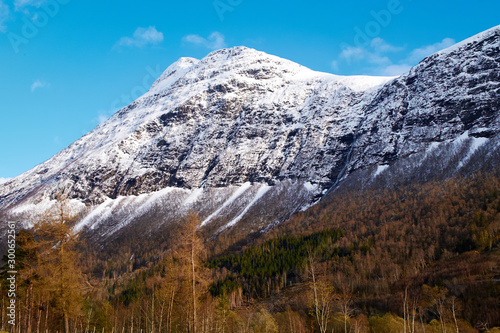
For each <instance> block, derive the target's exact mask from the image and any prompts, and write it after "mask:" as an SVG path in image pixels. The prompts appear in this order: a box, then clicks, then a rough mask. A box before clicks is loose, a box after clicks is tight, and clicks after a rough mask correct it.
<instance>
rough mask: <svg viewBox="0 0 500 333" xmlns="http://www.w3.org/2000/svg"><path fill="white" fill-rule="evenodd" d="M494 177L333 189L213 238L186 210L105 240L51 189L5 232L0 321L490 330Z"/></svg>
mask: <svg viewBox="0 0 500 333" xmlns="http://www.w3.org/2000/svg"><path fill="white" fill-rule="evenodd" d="M499 188H500V177H499V176H498V174H496V173H492V172H490V173H485V172H483V173H475V174H472V175H469V176H455V177H453V178H449V179H447V180H439V181H438V180H432V181H427V182H425V183H421V182H419V183H408V184H405V185H404V186H401V187H398V188H383V187H382V188H367V189H364V190H357V191H342V192H338V193H334V194H333V195H331V196H329V197H327V198H325V199H324V200H322V201H321V202H320V203H318V204H317V205H314V206H312V207H311V208H309V209H307V210H305V211H303V212H298V213H296V214H294V215H293V216H292V217H291V218H290V219H289V220H288V221H286V222H284V223H282V224H280V225H278V226H276V227H275V228H274V229H272V230H270V231H269V232H267V233H259V234H258V235H253V236H252V237H244V236H243V235H238V234H237V229H236V228H235V230H233V232H232V233H228V234H227V235H224V234H221V235H219V236H218V237H217V238H216V239H215V240H214V239H213V237H212V235H210V234H208V233H207V232H206V231H205V230H204V229H203V228H199V225H200V219H199V217H198V215H197V214H196V213H194V212H192V213H190V214H189V215H188V216H187V217H186V218H185V220H183V221H179V223H178V225H176V226H175V227H172V228H170V229H168V234H165V235H164V239H166V240H169V241H164V242H158V241H157V240H151V242H152V243H151V244H149V246H146V247H143V246H137V244H133V241H132V242H127V243H126V244H123V245H122V246H121V247H119V248H114V249H113V250H112V251H108V252H106V251H104V250H103V249H101V248H100V247H99V246H98V245H96V244H93V243H92V242H91V240H89V239H87V238H86V236H85V235H84V234H79V233H76V232H74V230H73V229H72V228H71V226H72V225H73V223H74V222H75V220H76V218H77V217H75V216H70V214H69V212H70V211H71V209H69V207H67V205H68V203H67V201H65V200H63V199H61V200H60V201H59V202H58V204H57V206H56V208H55V209H52V210H50V211H48V212H47V213H46V214H45V215H44V216H41V217H40V218H39V220H38V221H35V222H36V223H35V224H34V227H33V228H32V229H30V230H21V231H19V232H18V234H17V243H16V244H17V245H16V246H17V247H16V265H17V266H16V269H17V272H18V273H17V291H16V302H17V307H16V316H15V318H16V319H15V325H14V326H13V325H11V324H9V317H8V316H7V315H8V309H7V307H8V300H9V297H8V292H9V284H8V280H7V276H8V271H9V269H8V267H7V266H4V267H3V268H2V273H1V275H2V276H1V281H2V305H1V307H2V314H1V318H0V319H1V323H0V328H1V329H0V330H3V331H5V332H12V333H14V332H27V333H32V332H37V333H38V332H47V333H48V332H50V333H52V332H64V333H69V332H86V333H87V332H113V333H114V332H117V333H119V332H130V333H134V332H144V333H146V332H158V333H160V332H168V333H171V332H189V333H196V332H200V333H201V332H206V333H208V332H214V333H215V332H221V333H226V332H228V333H229V332H248V333H250V332H256V333H257V332H276V333H277V332H293V333H295V332H297V333H299V332H301V333H306V332H311V333H312V332H320V333H324V332H343V333H347V332H353V333H358V332H359V333H362V332H371V333H377V332H404V333H406V332H408V333H417V332H419V333H420V332H421V333H425V332H429V333H431V332H440V333H445V332H450V333H451V332H457V333H458V332H500V328H499V327H500V249H499V244H500V192H499ZM165 232H166V231H165ZM172 240H175V242H174V241H172ZM143 241H144V240H143ZM140 249H143V250H140ZM7 259H8V258H7V257H5V258H4V259H3V262H4V263H5V262H7Z"/></svg>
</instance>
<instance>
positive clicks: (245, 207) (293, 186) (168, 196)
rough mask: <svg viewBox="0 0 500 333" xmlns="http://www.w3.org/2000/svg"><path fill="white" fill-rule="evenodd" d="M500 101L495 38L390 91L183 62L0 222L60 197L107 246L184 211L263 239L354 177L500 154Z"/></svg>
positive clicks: (19, 196)
mask: <svg viewBox="0 0 500 333" xmlns="http://www.w3.org/2000/svg"><path fill="white" fill-rule="evenodd" d="M499 102H500V26H499V27H495V28H492V29H490V30H487V31H485V32H483V33H481V34H479V35H476V36H474V37H472V38H470V39H468V40H466V41H463V42H461V43H459V44H457V45H455V46H453V47H451V48H449V49H447V50H444V51H441V52H438V53H436V54H434V55H431V56H430V57H428V58H426V59H424V60H423V61H422V62H421V63H420V64H418V65H417V66H416V67H414V68H412V69H411V70H410V72H409V73H407V74H405V75H402V76H400V77H394V78H390V77H368V76H351V77H346V76H337V75H332V74H326V73H320V72H315V71H312V70H310V69H308V68H305V67H303V66H301V65H299V64H296V63H293V62H291V61H288V60H285V59H281V58H278V57H275V56H271V55H268V54H266V53H263V52H259V51H256V50H253V49H249V48H246V47H234V48H230V49H223V50H219V51H215V52H212V53H210V54H209V55H207V56H206V57H205V58H203V59H202V60H197V59H193V58H181V59H179V60H178V61H177V62H175V63H174V64H172V65H171V66H170V67H168V68H167V70H166V71H165V72H164V73H163V74H162V75H161V76H160V78H158V80H156V82H154V84H153V85H152V87H151V89H150V90H149V92H148V93H146V94H145V95H143V96H142V97H140V98H139V99H137V100H136V101H135V102H133V103H132V104H131V105H129V106H127V107H125V108H123V109H121V110H119V111H118V112H117V113H116V114H115V115H113V116H112V117H111V118H110V119H109V120H108V121H107V122H105V123H104V124H102V125H100V126H98V127H97V128H95V129H94V130H93V131H91V132H90V133H88V134H87V135H85V136H84V137H82V138H81V139H80V140H78V141H76V142H75V143H73V144H72V145H71V146H69V147H68V148H66V149H64V150H63V151H61V152H60V153H58V154H57V155H55V156H54V157H52V158H51V159H50V160H48V161H47V162H45V163H42V164H40V165H39V166H37V167H35V168H34V169H32V170H30V171H28V172H26V173H24V174H23V175H21V176H19V177H17V178H14V179H11V180H9V181H7V182H5V183H3V184H0V211H1V214H2V215H1V216H2V219H13V218H17V219H24V220H25V221H26V222H27V223H29V221H30V219H31V218H34V216H35V215H34V214H37V213H40V212H42V211H43V210H44V209H46V208H47V207H50V205H51V204H53V203H54V198H55V197H56V196H57V195H59V194H60V195H62V196H64V197H69V198H71V202H72V204H73V205H72V207H73V209H75V212H78V213H79V214H80V216H81V218H80V221H79V223H78V224H77V228H79V229H83V228H88V229H87V230H89V231H93V232H95V233H96V234H98V235H101V236H102V237H109V236H110V235H114V234H116V233H117V232H119V231H120V230H123V228H124V227H125V226H128V225H136V226H143V227H144V228H146V229H148V230H154V228H156V227H157V226H159V225H162V224H165V223H169V222H172V221H176V220H178V219H179V218H181V217H182V216H183V215H184V214H186V213H187V212H188V211H189V210H195V211H198V212H199V213H200V216H201V217H202V219H203V220H204V221H203V223H204V225H207V226H208V225H211V226H212V227H214V228H215V229H214V230H216V231H222V230H224V229H225V228H228V227H232V226H235V225H241V226H244V227H245V228H247V229H248V232H250V231H252V230H259V229H263V228H267V227H268V226H269V225H272V224H274V223H279V222H281V221H283V220H284V219H286V218H287V217H289V216H290V215H291V214H292V213H294V212H296V211H297V210H301V209H304V208H306V207H308V206H310V205H311V204H313V203H314V202H315V201H317V200H318V199H320V198H321V197H322V196H324V195H325V194H326V193H327V192H329V191H331V190H332V189H334V188H336V187H337V186H339V185H340V184H341V182H340V181H341V180H344V179H346V178H348V177H349V175H350V174H352V173H353V172H354V171H357V170H370V172H371V175H370V177H373V176H374V174H377V175H378V174H379V173H380V172H385V170H386V169H387V168H388V167H389V166H390V165H392V164H394V163H396V162H398V161H402V160H404V159H408V158H411V157H412V156H417V155H418V156H421V158H422V159H425V157H426V156H427V155H426V153H427V152H429V151H430V150H434V151H438V150H439V149H446V150H448V151H449V150H450V148H449V147H450V144H455V147H462V148H463V147H465V146H464V145H466V146H467V147H469V148H467V149H468V150H467V149H466V150H467V152H466V153H464V154H465V155H464V156H463V158H462V159H461V160H460V161H461V162H460V163H462V164H461V165H456V167H455V169H456V170H457V171H458V170H459V169H460V168H463V167H464V166H465V165H466V164H467V162H468V161H470V160H471V158H472V154H473V153H474V152H475V150H477V149H478V148H479V147H480V146H484V145H488V144H490V145H491V149H490V150H491V151H494V150H495V149H498V146H499V144H498V141H499V140H498V138H497V137H498V135H499V133H500V113H499ZM440 147H441V148H440ZM471 147H473V148H474V149H472V148H471ZM457 149H458V148H457ZM463 149H465V148H463ZM463 149H462V150H463ZM458 150H459V149H458ZM419 154H420V155H419ZM422 154H423V155H422ZM450 163H451V160H450Z"/></svg>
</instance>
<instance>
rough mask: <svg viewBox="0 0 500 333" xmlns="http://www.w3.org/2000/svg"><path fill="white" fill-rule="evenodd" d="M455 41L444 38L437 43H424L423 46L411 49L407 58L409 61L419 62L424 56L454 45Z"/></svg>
mask: <svg viewBox="0 0 500 333" xmlns="http://www.w3.org/2000/svg"><path fill="white" fill-rule="evenodd" d="M455 43H456V42H455V40H454V39H453V38H445V39H443V40H442V41H440V42H438V43H435V44H431V45H426V46H423V47H420V48H418V49H415V50H413V51H411V53H410V56H409V57H408V59H407V60H408V62H410V63H416V62H419V61H420V60H422V59H424V58H425V57H428V56H430V55H431V54H433V53H436V52H437V51H441V50H444V49H446V48H448V47H450V46H452V45H454V44H455Z"/></svg>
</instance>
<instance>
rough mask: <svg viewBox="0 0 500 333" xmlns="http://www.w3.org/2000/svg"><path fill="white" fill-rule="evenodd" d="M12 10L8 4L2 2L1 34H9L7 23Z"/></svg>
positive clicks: (0, 9) (0, 4)
mask: <svg viewBox="0 0 500 333" xmlns="http://www.w3.org/2000/svg"><path fill="white" fill-rule="evenodd" d="M9 15H10V9H9V6H8V5H7V4H5V3H4V2H3V1H2V0H0V32H7V27H6V26H5V21H7V19H8V18H9Z"/></svg>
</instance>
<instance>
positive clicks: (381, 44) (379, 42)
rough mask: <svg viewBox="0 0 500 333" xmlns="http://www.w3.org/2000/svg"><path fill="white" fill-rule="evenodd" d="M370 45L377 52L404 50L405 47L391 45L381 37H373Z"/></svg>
mask: <svg viewBox="0 0 500 333" xmlns="http://www.w3.org/2000/svg"><path fill="white" fill-rule="evenodd" d="M370 46H371V47H372V48H373V49H374V50H375V52H377V53H387V52H400V51H403V50H404V47H400V46H394V45H391V44H389V43H387V42H386V41H385V40H383V39H382V38H380V37H376V38H373V39H372V41H371V42H370Z"/></svg>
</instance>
